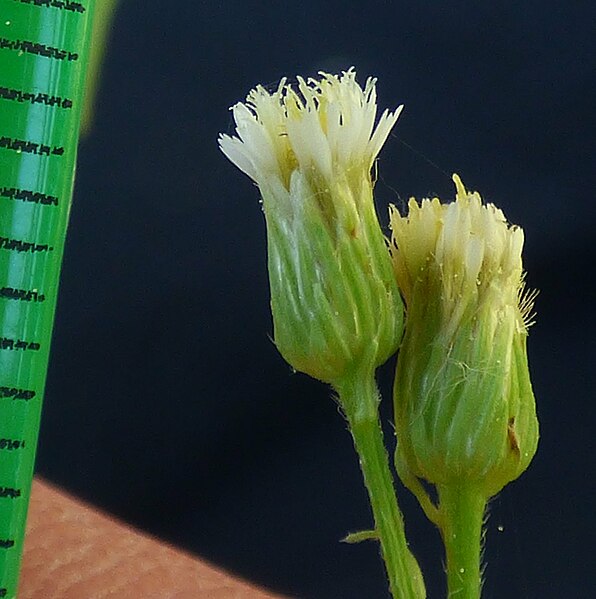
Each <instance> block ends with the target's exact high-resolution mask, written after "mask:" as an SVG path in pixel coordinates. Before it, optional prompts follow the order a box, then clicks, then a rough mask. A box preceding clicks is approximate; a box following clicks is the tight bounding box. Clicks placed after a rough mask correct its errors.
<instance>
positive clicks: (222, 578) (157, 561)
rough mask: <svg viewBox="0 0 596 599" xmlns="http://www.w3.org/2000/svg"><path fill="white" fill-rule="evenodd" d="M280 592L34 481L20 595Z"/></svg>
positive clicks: (163, 597) (142, 597)
mask: <svg viewBox="0 0 596 599" xmlns="http://www.w3.org/2000/svg"><path fill="white" fill-rule="evenodd" d="M40 597H43V598H44V599H81V598H83V597H84V598H85V599H103V598H105V597H127V598H130V599H207V598H208V599H276V598H277V599H281V597H280V596H279V595H273V594H270V593H267V592H265V591H263V590H259V589H257V588H256V587H254V586H251V585H249V584H247V583H245V582H243V581H240V580H237V579H235V578H233V577H232V576H230V575H229V574H226V573H225V572H222V571H221V570H218V569H217V568H215V567H213V566H211V565H209V564H207V563H205V562H203V561H201V560H199V559H197V558H196V557H193V556H192V555H189V554H186V553H184V552H182V551H180V550H178V549H176V548H174V547H170V546H169V545H167V544H165V543H163V542H161V541H159V540H157V539H154V538H152V537H150V536H148V535H146V534H143V533H140V532H138V531H136V530H134V529H132V528H130V527H129V526H127V525H126V524H124V523H121V522H117V521H116V520H114V519H112V518H111V517H109V516H108V515H106V514H102V513H101V512H99V511H98V510H97V509H95V508H93V507H91V506H89V505H86V504H84V503H83V502H82V501H80V500H78V499H76V498H74V497H71V496H69V495H67V494H66V493H65V492H64V491H61V490H60V489H58V488H56V487H54V486H52V485H51V484H49V483H47V482H46V481H42V480H39V479H38V480H36V481H35V482H34V483H33V491H32V495H31V503H30V508H29V517H28V522H27V537H26V540H25V550H24V557H23V567H22V571H21V583H20V589H19V599H39V598H40Z"/></svg>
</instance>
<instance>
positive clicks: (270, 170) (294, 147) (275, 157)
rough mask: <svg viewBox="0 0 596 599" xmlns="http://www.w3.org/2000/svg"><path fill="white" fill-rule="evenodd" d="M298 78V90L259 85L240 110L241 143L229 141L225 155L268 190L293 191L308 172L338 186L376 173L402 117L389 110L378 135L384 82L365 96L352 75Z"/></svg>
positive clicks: (370, 84)
mask: <svg viewBox="0 0 596 599" xmlns="http://www.w3.org/2000/svg"><path fill="white" fill-rule="evenodd" d="M320 75H321V79H308V80H305V79H303V78H302V77H298V78H297V81H298V86H297V89H295V88H294V87H292V86H291V85H289V84H288V83H287V79H282V80H281V82H280V84H279V86H278V88H277V90H276V91H274V92H272V93H271V92H269V91H267V90H266V89H265V88H264V87H263V86H261V85H258V86H257V87H256V88H255V89H253V90H252V91H251V92H250V93H249V94H248V97H247V99H246V102H245V103H241V102H240V103H238V104H236V105H235V106H233V107H232V109H231V110H232V113H233V115H234V120H235V121H236V133H237V134H238V137H230V136H228V135H225V134H222V135H221V136H220V139H219V144H220V147H221V149H222V151H223V153H224V154H225V155H226V156H227V157H228V158H229V159H230V160H231V161H232V162H233V163H234V164H235V165H236V166H237V167H238V168H239V169H240V170H242V171H243V172H245V173H246V174H247V175H248V176H249V177H250V178H251V179H253V181H255V182H256V183H257V184H258V185H259V186H260V187H261V186H262V187H267V186H269V185H271V186H273V187H275V186H277V185H281V186H282V187H284V188H285V189H286V190H289V189H290V179H291V176H292V173H294V172H295V171H301V172H302V173H303V174H305V175H311V174H312V175H313V176H315V177H317V178H320V179H323V180H324V181H328V182H331V181H332V180H333V178H334V177H336V176H338V175H340V176H344V175H345V174H346V172H348V171H352V170H354V169H355V170H358V173H357V176H361V175H362V174H363V173H366V174H368V172H369V171H370V169H371V167H372V165H373V162H374V160H375V158H376V157H377V155H378V154H379V151H380V150H381V147H382V146H383V144H384V143H385V140H386V139H387V136H388V135H389V133H390V131H391V129H392V128H393V125H395V122H396V121H397V118H398V116H399V114H400V112H401V109H402V106H400V107H399V108H398V109H397V110H395V111H394V112H389V111H388V110H385V111H384V112H383V114H382V115H381V118H380V119H379V122H378V124H377V126H376V128H375V119H376V113H377V103H376V99H377V96H376V89H375V83H376V80H375V79H372V78H369V79H368V80H367V82H366V86H365V87H364V89H362V88H361V87H360V85H358V83H357V81H356V73H355V72H354V70H352V69H350V70H348V71H346V72H344V73H343V74H342V75H341V76H337V75H329V74H326V73H320Z"/></svg>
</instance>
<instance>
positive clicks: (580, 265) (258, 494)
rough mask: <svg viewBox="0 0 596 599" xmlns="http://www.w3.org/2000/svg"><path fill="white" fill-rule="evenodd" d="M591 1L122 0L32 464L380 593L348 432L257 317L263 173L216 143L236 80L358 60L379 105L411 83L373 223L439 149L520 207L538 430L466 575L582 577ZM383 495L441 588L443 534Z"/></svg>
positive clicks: (475, 182)
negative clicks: (533, 292)
mask: <svg viewBox="0 0 596 599" xmlns="http://www.w3.org/2000/svg"><path fill="white" fill-rule="evenodd" d="M595 18H596V10H595V9H594V3H592V2H585V3H578V2H562V1H561V2H543V1H542V2H538V1H526V2H511V1H506V2H457V1H456V2H453V1H451V2H432V1H431V2H408V3H406V2H391V1H382V0H372V1H368V2H339V1H336V2H328V1H317V2H315V1H310V2H309V1H306V2H288V3H286V2H267V1H263V0H261V1H256V0H236V1H228V2H207V1H197V0H177V1H176V2H173V1H167V0H123V1H122V3H121V7H120V10H119V11H118V13H117V16H116V20H115V22H114V27H113V32H112V37H111V43H110V46H109V48H108V53H107V56H106V62H105V69H104V73H103V81H102V86H101V88H100V92H99V97H98V103H97V114H96V121H95V126H94V130H93V131H92V133H91V135H90V136H89V137H88V138H87V139H86V140H85V141H84V142H83V143H82V146H81V151H80V159H79V169H78V175H77V186H76V192H75V200H74V206H73V210H72V217H71V227H70V231H69V238H68V244H67V250H66V256H65V262H64V270H63V276H62V283H61V295H60V301H59V307H58V314H57V320H56V327H55V334H54V345H53V355H52V359H51V367H50V374H49V380H48V384H47V392H46V398H45V407H44V420H43V427H42V435H41V440H40V448H39V455H38V471H39V472H40V473H41V474H42V475H44V476H46V477H48V478H50V479H51V480H53V481H55V482H57V483H59V484H61V485H63V486H64V487H66V488H68V489H70V490H72V491H74V492H75V493H77V494H79V495H80V496H81V497H84V498H87V499H89V500H91V501H93V502H94V503H96V504H97V505H100V506H103V507H105V508H107V509H108V510H110V511H111V512H113V513H114V514H117V515H118V516H120V517H122V518H125V519H126V520H128V521H130V522H132V523H134V524H135V525H138V526H140V527H142V528H144V529H146V530H149V531H151V532H153V533H155V534H158V535H160V536H162V537H163V538H164V539H168V540H170V541H172V542H174V543H176V544H178V545H180V546H182V547H185V548H187V549H190V550H192V551H193V552H196V553H197V554H199V555H201V556H203V557H205V558H208V559H210V560H212V561H213V562H215V563H218V564H221V565H222V566H225V567H226V568H229V569H230V570H232V571H234V572H236V573H238V574H241V575H242V576H245V577H248V578H250V579H253V580H255V581H258V582H260V583H262V584H264V585H267V586H269V587H270V588H272V589H275V590H277V591H279V592H283V593H286V594H287V595H288V596H291V597H298V598H301V599H352V598H354V599H355V598H371V599H377V598H384V597H387V591H386V585H385V581H384V575H383V570H382V566H381V562H380V560H379V558H378V552H377V547H376V546H375V545H374V544H373V543H363V544H360V545H356V546H348V545H344V544H339V543H338V539H340V538H342V537H343V536H344V535H345V534H346V533H347V532H349V531H354V530H360V529H363V528H366V527H368V526H370V524H371V516H370V514H369V509H368V505H367V501H366V495H365V492H364V490H363V487H362V483H361V480H360V472H359V468H358V463H357V460H356V457H355V455H354V454H353V449H352V446H351V440H350V437H349V434H348V432H347V430H346V425H345V423H344V422H343V420H342V417H341V416H340V415H339V414H338V410H337V407H336V405H335V404H334V403H333V401H332V400H331V399H330V398H329V395H330V393H329V389H327V388H325V386H323V385H322V384H319V383H317V382H315V381H312V380H310V379H308V378H307V377H306V376H303V375H293V374H292V373H291V371H290V368H289V367H288V366H287V365H286V364H285V363H284V362H283V360H282V359H281V358H280V357H279V356H278V355H277V353H276V351H275V348H274V347H273V345H272V343H271V341H270V339H269V338H268V335H269V334H270V333H271V323H270V315H269V308H268V301H269V298H268V287H267V275H266V262H265V257H266V247H265V226H264V222H263V217H262V214H261V211H260V209H259V204H258V193H257V189H256V188H255V187H254V186H253V185H252V184H251V182H250V181H249V180H248V178H247V177H245V176H243V175H242V174H241V173H240V172H239V171H237V169H236V168H235V167H233V166H232V165H231V164H230V163H228V162H227V161H226V160H225V159H224V157H223V156H222V155H221V154H220V153H219V151H218V149H217V144H216V138H217V134H218V133H219V132H220V131H229V130H230V129H231V128H232V123H231V120H230V113H229V112H228V107H229V106H230V105H231V104H233V103H235V102H237V101H238V100H241V99H243V98H244V96H245V95H246V93H247V92H248V90H249V89H250V88H251V87H253V86H254V85H255V84H257V83H267V84H269V83H276V82H277V81H278V80H279V79H280V78H281V77H282V76H283V75H290V76H293V75H296V74H303V75H314V74H315V73H316V72H317V71H318V70H319V69H325V70H328V71H332V72H337V71H339V70H341V69H346V68H348V67H349V66H351V65H354V66H355V67H356V69H357V71H358V73H359V79H360V81H361V82H362V83H363V82H364V80H365V77H366V76H368V75H376V76H377V77H378V79H379V83H378V90H379V104H380V107H381V108H385V107H390V108H394V107H395V106H396V105H398V104H401V103H404V104H405V106H406V108H405V111H404V113H403V115H402V117H401V118H400V121H399V123H398V125H397V127H396V129H395V136H394V137H392V138H390V139H389V141H388V143H387V144H386V146H385V148H384V150H383V151H382V153H381V160H380V165H379V169H380V176H381V178H380V179H379V181H378V184H377V188H376V192H377V201H378V205H379V213H380V215H381V220H382V221H383V223H384V224H386V222H387V218H386V205H387V203H388V202H397V203H401V202H403V201H405V200H406V199H407V197H408V196H410V195H416V196H417V197H422V196H427V195H429V194H438V195H439V196H440V197H442V198H444V199H449V198H451V197H453V186H452V184H451V181H450V178H449V176H448V174H450V173H451V172H453V171H456V172H458V173H460V174H461V176H462V178H463V180H464V182H465V183H466V185H467V186H468V187H470V188H472V189H478V190H479V191H480V192H481V193H482V194H483V196H484V197H485V198H486V199H488V200H490V201H494V202H495V203H497V204H498V205H499V206H500V207H501V208H502V209H503V210H504V212H505V214H506V215H507V216H508V217H509V219H510V220H511V221H512V222H515V223H518V224H520V225H522V226H523V228H524V229H525V232H526V247H525V265H526V268H527V270H528V282H529V285H530V286H531V287H537V288H539V289H540V290H541V294H540V296H539V299H538V302H537V311H538V322H537V324H536V325H535V327H533V328H532V330H531V335H530V339H529V353H530V361H531V370H532V375H533V382H534V387H535V393H536V398H537V402H538V412H539V418H540V423H541V433H542V438H541V443H540V447H539V452H538V454H537V456H536V458H535V460H534V462H533V464H532V465H531V467H530V469H529V470H528V472H527V473H526V474H524V475H523V476H522V477H521V479H520V480H518V481H517V482H515V483H513V484H511V485H510V486H509V487H507V488H506V489H505V490H504V491H503V492H502V493H501V494H500V495H499V496H498V497H497V498H496V499H495V500H494V501H493V502H492V504H491V510H490V513H491V515H490V519H489V521H488V528H487V543H486V552H485V561H486V563H487V571H486V584H485V587H484V588H485V595H484V596H485V597H486V598H487V599H488V598H502V597H520V598H524V599H525V598H550V597H555V598H561V597H586V598H587V597H592V596H593V595H594V588H595V584H594V583H595V574H594V572H595V569H594V567H593V552H594V543H593V539H594V538H595V536H596V529H595V528H596V527H595V517H594V484H593V477H594V469H593V462H594V444H593V437H594V433H593V431H594V411H595V407H594V380H595V377H594V370H595V366H594V357H595V352H594V338H595V335H596V327H595V325H594V316H593V304H594V301H593V300H594V297H595V294H594V279H593V277H594V266H595V263H596V262H595V260H594V246H593V240H594V226H595V224H596V208H595V207H594V201H595V198H594V188H595V185H594V184H595V181H594V174H593V158H594V148H593V135H594V129H593V127H592V125H593V120H594V115H593V112H594V101H595V99H596V98H595V77H594V69H595V64H596V61H595V55H596V53H595V47H594V46H595V40H596V35H595V34H594V22H595V21H594V19H595ZM392 368H393V364H389V365H387V366H386V367H385V368H384V369H382V371H381V373H380V382H381V386H382V389H383V391H384V392H385V394H386V401H385V406H384V408H385V416H386V419H387V420H388V419H390V418H391V413H390V405H389V404H390V402H389V401H388V399H389V395H388V394H389V393H390V388H391V378H392ZM389 430H390V428H388V431H389ZM389 438H390V437H389ZM399 499H400V503H401V505H402V507H403V510H404V512H405V515H406V521H407V532H408V536H409V539H410V540H411V543H412V546H413V548H414V551H415V553H416V555H417V556H419V558H420V562H421V565H422V567H423V570H424V573H425V577H426V581H427V588H428V595H429V598H430V599H433V598H436V597H441V596H444V588H443V584H444V583H443V572H442V553H441V545H440V540H439V535H438V533H437V532H436V531H435V530H434V529H433V527H432V526H431V525H429V524H428V523H427V522H426V521H425V520H424V518H423V516H422V515H421V513H420V510H419V508H418V506H417V504H416V502H415V501H414V500H413V499H412V497H411V496H410V495H409V493H408V492H407V491H406V490H404V489H403V488H399ZM501 526H502V527H503V531H502V532H501V531H499V530H498V527H501Z"/></svg>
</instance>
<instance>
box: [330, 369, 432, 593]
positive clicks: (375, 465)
mask: <svg viewBox="0 0 596 599" xmlns="http://www.w3.org/2000/svg"><path fill="white" fill-rule="evenodd" d="M335 388H336V390H337V391H338V393H339V396H340V403H341V405H342V407H343V409H344V412H345V414H346V417H347V419H348V422H349V425H350V429H351V433H352V437H353V439H354V446H355V448H356V452H357V453H358V456H359V458H360V468H361V469H362V474H363V476H364V484H365V485H366V488H367V490H368V496H369V498H370V504H371V507H372V512H373V516H374V521H375V530H376V533H377V535H378V538H379V541H380V545H381V554H382V556H383V559H384V561H385V566H386V569H387V575H388V577H389V586H390V589H391V593H392V595H393V597H394V598H395V599H421V598H424V597H425V596H426V593H425V589H424V581H423V579H422V574H421V572H420V569H419V567H418V563H417V562H416V559H415V558H414V556H413V555H412V554H411V553H410V550H409V549H408V544H407V542H406V536H405V530H404V523H403V518H402V515H401V512H400V510H399V507H398V505H397V498H396V496H395V488H394V484H393V476H392V474H391V470H390V469H389V458H388V455H387V450H386V448H385V444H384V441H383V433H382V430H381V426H380V423H379V414H378V402H379V392H378V390H377V386H376V383H375V379H374V374H372V373H371V374H368V375H362V376H354V377H351V378H350V379H344V380H342V381H341V382H340V384H337V385H335Z"/></svg>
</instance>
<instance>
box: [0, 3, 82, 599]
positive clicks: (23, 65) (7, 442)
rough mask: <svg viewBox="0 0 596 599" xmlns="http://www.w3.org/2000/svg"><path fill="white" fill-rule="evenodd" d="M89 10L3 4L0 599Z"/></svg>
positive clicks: (27, 442) (16, 534) (13, 550)
mask: <svg viewBox="0 0 596 599" xmlns="http://www.w3.org/2000/svg"><path fill="white" fill-rule="evenodd" d="M93 4H94V2H93V0H77V1H75V0H0V597H16V596H17V585H18V577H19V566H20V560H21V552H22V547H23V540H24V533H25V521H26V515H27V505H28V502H29V494H30V489H31V480H32V477H33V467H34V462H35V449H36V445H37V437H38V432H39V421H40V414H41V404H42V398H43V393H44V386H45V380H46V373H47V366H48V357H49V351H50V340H51V335H52V326H53V320H54V312H55V307H56V298H57V292H58V279H59V275H60V265H61V262H62V253H63V248H64V240H65V235H66V226H67V222H68V215H69V210H70V202H71V198H72V189H73V182H74V169H75V161H76V155H77V142H78V135H79V123H80V117H81V109H82V100H83V82H84V80H85V73H86V69H87V63H88V52H89V39H90V32H91V23H92V14H93Z"/></svg>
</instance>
